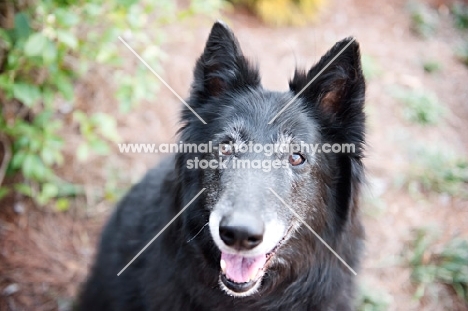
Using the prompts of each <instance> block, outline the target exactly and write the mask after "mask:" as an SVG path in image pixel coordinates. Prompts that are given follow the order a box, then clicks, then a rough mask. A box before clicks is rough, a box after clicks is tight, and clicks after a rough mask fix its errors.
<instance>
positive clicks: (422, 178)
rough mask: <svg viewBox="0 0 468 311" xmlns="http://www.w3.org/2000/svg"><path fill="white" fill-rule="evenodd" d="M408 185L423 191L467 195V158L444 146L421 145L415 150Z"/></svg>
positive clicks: (465, 196)
mask: <svg viewBox="0 0 468 311" xmlns="http://www.w3.org/2000/svg"><path fill="white" fill-rule="evenodd" d="M413 157H414V158H415V159H417V160H415V161H413V164H412V165H411V169H410V172H409V176H408V182H407V184H408V186H409V188H410V190H411V189H413V190H415V189H417V190H418V191H423V192H430V191H433V192H437V193H445V194H448V195H450V196H454V197H461V198H467V197H468V159H466V158H463V157H459V156H457V155H455V154H454V153H452V152H450V151H449V150H446V149H444V148H428V147H421V148H418V149H417V150H416V151H415V154H414V155H413Z"/></svg>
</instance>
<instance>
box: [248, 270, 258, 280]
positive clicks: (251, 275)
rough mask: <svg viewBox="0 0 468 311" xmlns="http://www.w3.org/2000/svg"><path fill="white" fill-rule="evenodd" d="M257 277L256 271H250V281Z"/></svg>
mask: <svg viewBox="0 0 468 311" xmlns="http://www.w3.org/2000/svg"><path fill="white" fill-rule="evenodd" d="M257 275H258V270H254V271H252V273H251V274H250V277H249V278H250V281H254V280H255V279H256V278H257Z"/></svg>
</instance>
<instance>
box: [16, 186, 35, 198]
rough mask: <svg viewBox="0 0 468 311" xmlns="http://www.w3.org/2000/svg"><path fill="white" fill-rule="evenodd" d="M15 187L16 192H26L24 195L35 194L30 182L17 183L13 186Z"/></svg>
mask: <svg viewBox="0 0 468 311" xmlns="http://www.w3.org/2000/svg"><path fill="white" fill-rule="evenodd" d="M13 188H14V189H15V191H16V192H19V193H21V194H24V195H26V196H28V197H31V196H32V194H33V191H32V189H31V187H30V186H29V185H28V184H24V183H21V184H15V185H14V186H13Z"/></svg>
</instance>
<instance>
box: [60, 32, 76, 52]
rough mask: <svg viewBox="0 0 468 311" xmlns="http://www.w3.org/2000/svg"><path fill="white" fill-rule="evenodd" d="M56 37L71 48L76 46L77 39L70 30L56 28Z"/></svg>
mask: <svg viewBox="0 0 468 311" xmlns="http://www.w3.org/2000/svg"><path fill="white" fill-rule="evenodd" d="M57 39H58V41H59V42H61V43H63V44H65V45H66V46H68V47H69V48H70V49H72V50H75V49H76V48H77V47H78V39H77V38H76V37H75V36H74V35H73V34H72V33H71V32H68V31H64V30H57Z"/></svg>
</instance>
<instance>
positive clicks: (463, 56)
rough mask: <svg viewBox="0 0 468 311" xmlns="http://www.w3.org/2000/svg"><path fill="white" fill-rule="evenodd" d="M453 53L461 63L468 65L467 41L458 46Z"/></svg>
mask: <svg viewBox="0 0 468 311" xmlns="http://www.w3.org/2000/svg"><path fill="white" fill-rule="evenodd" d="M455 54H456V55H457V57H458V59H459V60H460V61H461V62H462V63H463V64H465V65H466V66H468V42H466V43H465V44H463V45H461V46H460V47H458V48H457V50H456V51H455Z"/></svg>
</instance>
